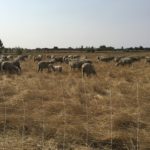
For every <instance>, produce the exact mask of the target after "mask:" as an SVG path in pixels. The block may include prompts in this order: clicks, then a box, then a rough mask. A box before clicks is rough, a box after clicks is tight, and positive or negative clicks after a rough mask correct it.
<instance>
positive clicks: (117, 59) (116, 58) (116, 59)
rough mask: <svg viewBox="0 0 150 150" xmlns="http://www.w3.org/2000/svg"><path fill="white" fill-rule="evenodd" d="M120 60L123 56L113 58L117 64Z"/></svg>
mask: <svg viewBox="0 0 150 150" xmlns="http://www.w3.org/2000/svg"><path fill="white" fill-rule="evenodd" d="M121 58H123V56H118V57H115V58H114V62H119V61H120V59H121Z"/></svg>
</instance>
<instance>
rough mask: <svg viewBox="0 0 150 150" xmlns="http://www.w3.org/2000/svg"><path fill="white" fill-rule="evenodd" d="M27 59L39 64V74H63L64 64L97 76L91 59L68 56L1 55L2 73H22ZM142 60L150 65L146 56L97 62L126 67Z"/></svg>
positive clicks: (112, 58)
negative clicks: (44, 71) (23, 64)
mask: <svg viewBox="0 0 150 150" xmlns="http://www.w3.org/2000/svg"><path fill="white" fill-rule="evenodd" d="M27 59H33V61H34V62H38V63H37V67H38V72H42V71H43V70H45V69H47V71H48V72H52V71H54V72H62V71H63V67H62V65H61V64H62V63H65V64H68V65H69V67H70V70H79V71H81V72H82V76H84V75H85V74H86V75H87V76H90V75H96V70H95V67H94V65H93V62H92V61H91V60H90V59H87V57H86V56H79V55H66V56H54V55H46V56H43V55H38V56H32V55H19V56H17V57H15V58H14V57H13V56H12V55H7V56H6V55H1V56H0V71H1V72H3V73H7V72H8V73H17V74H19V73H20V72H21V65H20V62H21V61H25V60H27ZM141 59H145V62H146V63H150V57H148V56H147V57H145V56H131V57H127V56H125V57H123V56H120V57H119V56H117V57H112V56H98V57H97V62H111V61H114V62H115V63H116V66H120V65H122V66H124V65H129V66H130V65H132V64H133V63H134V62H136V61H140V60H141Z"/></svg>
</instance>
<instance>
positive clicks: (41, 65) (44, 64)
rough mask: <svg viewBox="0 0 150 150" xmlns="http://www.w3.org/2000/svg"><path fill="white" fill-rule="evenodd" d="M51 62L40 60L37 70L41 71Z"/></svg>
mask: <svg viewBox="0 0 150 150" xmlns="http://www.w3.org/2000/svg"><path fill="white" fill-rule="evenodd" d="M49 64H51V62H50V61H40V62H39V63H38V72H39V71H41V72H42V71H43V69H48V65H49Z"/></svg>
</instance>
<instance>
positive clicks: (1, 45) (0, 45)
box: [0, 39, 4, 49]
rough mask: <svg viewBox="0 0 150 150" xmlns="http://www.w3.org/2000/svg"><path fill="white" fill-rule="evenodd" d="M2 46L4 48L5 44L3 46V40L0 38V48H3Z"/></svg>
mask: <svg viewBox="0 0 150 150" xmlns="http://www.w3.org/2000/svg"><path fill="white" fill-rule="evenodd" d="M2 48H4V46H3V42H2V40H1V39H0V49H2Z"/></svg>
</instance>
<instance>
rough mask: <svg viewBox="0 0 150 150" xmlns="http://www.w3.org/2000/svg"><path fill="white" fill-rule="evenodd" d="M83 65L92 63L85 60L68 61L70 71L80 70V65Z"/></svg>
mask: <svg viewBox="0 0 150 150" xmlns="http://www.w3.org/2000/svg"><path fill="white" fill-rule="evenodd" d="M84 63H92V61H91V60H87V59H84V60H80V61H78V60H76V61H69V65H70V67H71V70H72V69H73V70H75V69H78V70H80V69H81V67H82V65H83V64H84Z"/></svg>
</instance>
